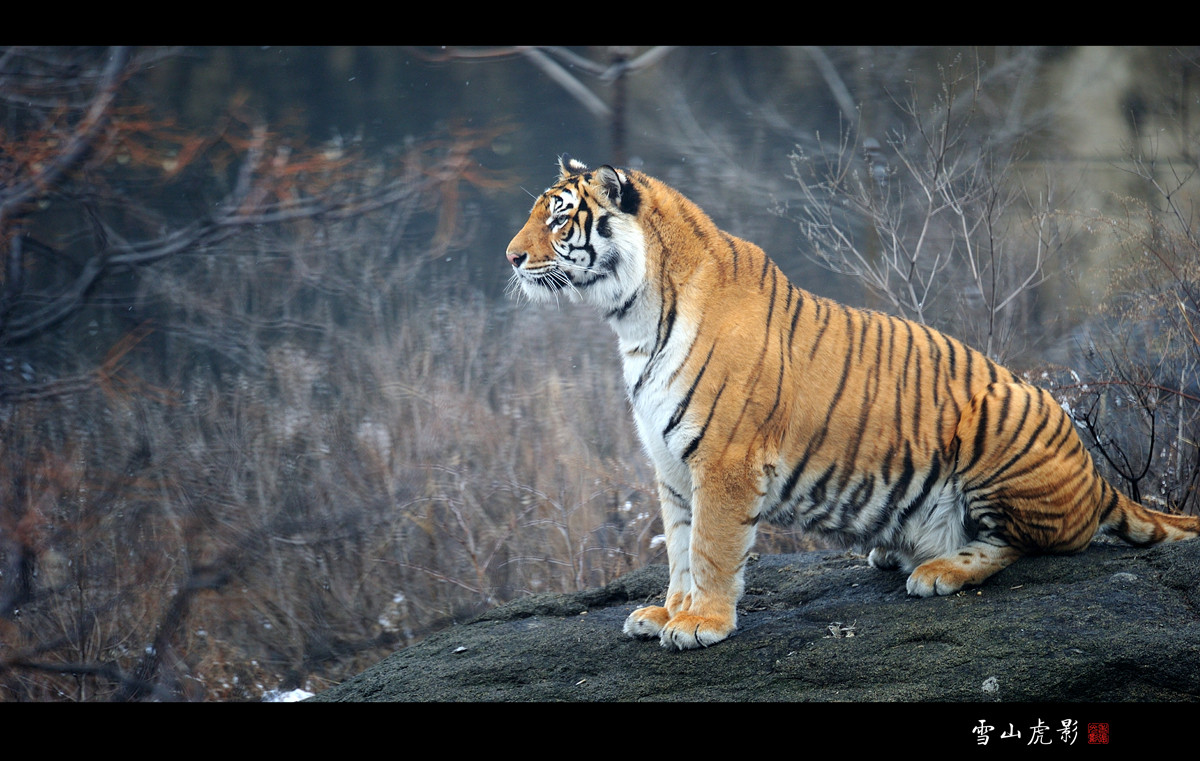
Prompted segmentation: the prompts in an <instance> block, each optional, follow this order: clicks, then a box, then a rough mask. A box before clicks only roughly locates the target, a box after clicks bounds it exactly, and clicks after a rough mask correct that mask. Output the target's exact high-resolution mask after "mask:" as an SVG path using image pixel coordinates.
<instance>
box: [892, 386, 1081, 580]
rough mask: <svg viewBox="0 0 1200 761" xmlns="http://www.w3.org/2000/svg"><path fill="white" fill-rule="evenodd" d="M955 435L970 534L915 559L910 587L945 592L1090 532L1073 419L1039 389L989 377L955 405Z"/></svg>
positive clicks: (1077, 543) (1066, 548)
mask: <svg viewBox="0 0 1200 761" xmlns="http://www.w3.org/2000/svg"><path fill="white" fill-rule="evenodd" d="M955 443H956V448H957V452H956V454H957V461H956V468H957V473H956V477H957V488H958V489H959V490H960V498H961V500H962V501H963V504H964V505H965V510H966V514H965V516H964V517H965V518H967V522H968V523H969V524H970V525H971V526H972V527H973V529H974V538H973V540H972V541H970V542H968V543H967V544H965V545H964V546H962V547H958V548H954V549H951V550H949V551H946V552H943V553H942V554H940V555H938V556H937V557H934V558H932V559H930V560H927V561H925V562H923V563H921V564H920V565H919V566H917V568H916V569H915V570H914V571H913V572H912V574H911V575H910V576H909V579H908V584H907V589H908V593H909V594H911V595H917V596H920V597H928V596H931V595H935V594H937V595H948V594H953V593H954V592H957V591H958V590H960V589H962V588H963V587H965V586H968V585H974V584H980V583H982V582H983V581H985V580H986V579H987V578H988V577H990V576H992V575H993V574H995V573H997V572H999V571H1001V570H1003V569H1004V568H1006V567H1008V566H1009V565H1011V564H1012V563H1013V562H1014V561H1016V560H1017V559H1018V558H1020V557H1021V556H1022V555H1026V554H1029V553H1034V552H1075V551H1078V550H1080V549H1082V548H1084V547H1086V546H1087V544H1088V542H1090V541H1091V538H1092V535H1093V534H1094V533H1095V531H1096V527H1097V523H1098V506H1099V498H1100V493H1099V487H1098V484H1097V481H1098V479H1097V477H1096V476H1095V475H1094V468H1093V467H1092V462H1091V459H1090V457H1089V456H1088V454H1087V451H1086V450H1085V449H1084V447H1083V442H1082V441H1080V439H1079V436H1078V434H1077V433H1076V432H1075V427H1074V424H1073V423H1072V422H1071V419H1070V418H1069V417H1068V416H1067V415H1066V413H1064V412H1063V410H1062V408H1061V407H1060V406H1059V405H1058V403H1057V402H1055V401H1054V398H1053V397H1052V396H1050V394H1049V393H1048V392H1046V391H1044V390H1042V389H1039V388H1036V387H1034V386H1028V385H1025V384H1021V383H998V384H993V385H991V386H989V387H988V388H987V389H985V390H984V391H983V392H981V393H979V394H977V395H976V396H975V398H973V399H972V400H971V402H970V403H969V404H968V405H967V407H966V408H965V409H964V410H963V413H962V415H961V417H960V419H959V423H958V428H957V430H956V433H955ZM1100 483H1102V482H1100Z"/></svg>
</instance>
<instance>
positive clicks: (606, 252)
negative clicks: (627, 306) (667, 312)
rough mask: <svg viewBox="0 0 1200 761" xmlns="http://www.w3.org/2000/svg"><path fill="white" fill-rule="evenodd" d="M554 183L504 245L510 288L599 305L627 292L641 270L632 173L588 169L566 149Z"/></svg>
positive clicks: (639, 277)
mask: <svg viewBox="0 0 1200 761" xmlns="http://www.w3.org/2000/svg"><path fill="white" fill-rule="evenodd" d="M559 168H560V170H561V173H560V176H559V179H558V182H556V183H555V184H554V185H553V186H552V187H551V188H549V189H548V190H546V191H545V192H544V193H542V194H541V195H540V196H539V197H538V199H537V201H536V202H534V204H533V209H532V210H531V211H530V213H529V219H528V221H526V222H525V226H524V227H522V228H521V231H520V232H518V233H517V235H516V237H515V238H513V239H512V241H511V242H510V243H509V244H508V250H507V257H508V261H509V264H511V265H512V267H513V275H512V281H511V285H510V288H511V290H512V291H514V292H516V291H520V292H523V293H524V294H525V295H527V296H528V297H530V298H531V299H533V300H537V301H549V300H553V299H555V298H556V297H557V295H558V294H559V293H560V292H565V293H567V294H568V295H569V296H570V297H571V298H573V299H578V300H583V301H586V302H589V303H593V304H596V305H597V306H602V307H603V306H606V305H608V304H611V303H613V302H614V301H620V300H624V299H625V298H628V294H629V293H631V292H632V291H633V290H635V289H636V288H637V287H638V285H640V283H641V281H642V278H643V276H644V274H645V270H646V263H645V243H644V239H643V236H642V231H641V230H642V228H641V225H639V223H638V211H639V207H640V205H641V202H640V193H639V191H638V189H637V187H636V186H635V185H634V184H633V182H632V181H631V174H632V173H630V172H628V171H626V170H622V169H614V168H613V167H611V166H602V167H600V168H599V169H597V170H595V171H592V170H589V169H588V168H587V166H585V165H584V164H582V163H580V162H579V161H576V160H575V159H572V158H570V157H569V156H566V155H564V156H563V157H562V158H561V159H560V160H559Z"/></svg>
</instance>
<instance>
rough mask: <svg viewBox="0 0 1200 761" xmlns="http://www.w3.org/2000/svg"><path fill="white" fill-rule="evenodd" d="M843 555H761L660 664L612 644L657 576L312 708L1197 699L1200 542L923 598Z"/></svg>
mask: <svg viewBox="0 0 1200 761" xmlns="http://www.w3.org/2000/svg"><path fill="white" fill-rule="evenodd" d="M904 582H905V576H904V575H902V574H900V573H887V572H881V571H877V570H875V569H872V568H870V567H869V566H868V565H867V563H866V560H865V558H863V557H861V556H856V555H851V554H848V553H845V552H838V551H820V552H810V553H804V554H798V555H772V556H763V557H761V558H758V559H757V560H755V561H752V562H751V564H750V565H749V566H748V568H747V573H746V594H745V595H744V597H743V598H742V601H741V603H740V604H739V607H738V630H737V631H736V632H735V634H734V635H733V636H732V637H731V638H729V639H728V640H726V641H724V642H721V643H719V644H717V645H715V646H713V647H711V648H708V649H703V650H692V651H686V652H670V651H667V650H664V649H663V648H662V647H660V646H659V645H658V643H657V641H638V640H633V639H630V638H628V637H627V636H625V635H624V634H623V633H622V632H621V626H622V623H623V622H624V620H625V617H626V616H627V615H628V614H629V612H630V611H631V610H633V609H634V608H635V607H637V606H638V605H640V604H644V603H649V602H658V603H661V600H662V596H663V593H664V592H665V590H666V585H667V572H666V568H665V567H663V566H652V567H649V568H645V569H642V570H639V571H636V572H634V573H630V574H628V575H626V576H623V577H621V578H620V579H617V580H616V581H614V582H612V583H611V584H609V585H607V586H606V587H604V588H602V589H595V590H589V591H586V592H580V593H575V594H565V595H538V596H533V597H527V598H523V599H520V600H516V601H514V602H511V603H509V604H506V605H503V606H501V607H498V608H496V609H494V610H491V611H489V612H488V613H486V614H485V615H483V616H481V617H480V618H478V619H476V620H474V621H472V622H471V623H469V624H465V625H461V626H456V627H453V628H451V629H447V630H444V631H441V632H439V633H437V634H434V635H432V636H430V637H429V638H428V639H426V640H424V641H422V642H420V643H418V644H416V645H414V646H412V647H409V648H406V649H404V650H401V651H399V652H397V653H394V654H393V655H391V656H390V657H388V658H386V659H385V660H383V661H382V662H380V663H379V664H377V665H376V666H374V667H373V668H371V669H369V670H367V671H366V672H364V673H362V674H360V675H358V676H357V677H354V678H353V679H350V680H348V681H346V682H344V683H342V684H340V685H338V686H337V687H334V688H332V689H329V690H327V691H325V692H323V693H320V694H319V695H317V696H315V697H314V698H312V700H314V701H939V702H972V703H978V702H1004V703H1011V702H1013V701H1035V702H1059V701H1072V702H1079V701H1089V702H1090V701H1139V702H1141V701H1200V541H1191V542H1182V543H1178V544H1172V545H1164V546H1159V547H1154V548H1151V549H1136V548H1132V547H1128V546H1126V545H1122V544H1099V543H1098V544H1094V545H1093V546H1092V547H1091V548H1089V549H1088V551H1087V552H1085V553H1083V554H1080V555H1075V556H1071V557H1039V558H1026V559H1024V560H1021V561H1019V562H1018V563H1016V564H1015V565H1013V566H1011V567H1010V568H1008V569H1006V570H1005V571H1003V572H1001V573H1000V574H998V575H996V576H994V577H993V578H992V579H990V580H989V581H988V582H987V583H986V584H984V585H983V586H982V587H978V588H974V589H970V590H967V591H965V592H960V593H959V594H957V595H952V596H949V597H939V598H929V599H915V598H910V597H908V596H907V595H906V594H905V591H904Z"/></svg>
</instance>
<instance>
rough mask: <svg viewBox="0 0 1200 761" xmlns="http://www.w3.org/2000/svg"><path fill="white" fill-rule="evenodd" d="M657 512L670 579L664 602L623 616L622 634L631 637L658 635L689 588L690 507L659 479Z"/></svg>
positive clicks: (682, 600) (681, 605)
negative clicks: (660, 516) (665, 543)
mask: <svg viewBox="0 0 1200 761" xmlns="http://www.w3.org/2000/svg"><path fill="white" fill-rule="evenodd" d="M658 502H659V512H660V514H661V515H662V523H663V532H664V533H665V534H666V537H667V563H668V564H669V566H670V574H671V581H670V584H669V585H668V587H667V599H666V605H665V607H664V606H660V605H647V606H645V607H641V608H638V609H637V610H635V611H633V612H632V613H630V614H629V617H628V618H626V619H625V629H624V630H625V633H626V634H628V635H629V636H631V637H641V638H651V637H658V636H659V635H660V634H661V633H662V630H663V627H664V626H666V625H667V621H669V620H670V618H671V616H673V615H675V614H676V613H678V612H679V611H680V610H682V609H683V607H684V601H685V599H686V597H687V594H688V591H689V590H690V589H691V587H692V571H691V564H692V561H691V552H690V546H691V531H692V510H691V506H690V505H689V504H688V501H687V498H686V497H684V496H683V495H681V494H680V493H679V492H677V491H675V490H674V489H672V488H671V487H670V486H667V485H665V484H663V483H662V482H661V481H660V482H659V487H658Z"/></svg>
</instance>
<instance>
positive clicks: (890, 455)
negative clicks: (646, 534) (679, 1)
mask: <svg viewBox="0 0 1200 761" xmlns="http://www.w3.org/2000/svg"><path fill="white" fill-rule="evenodd" d="M507 258H508V260H509V263H510V264H511V265H512V267H513V275H512V286H513V289H514V291H515V292H518V293H521V294H524V295H525V296H527V297H528V298H530V299H534V300H543V301H544V300H553V299H555V298H558V297H559V296H560V295H565V296H567V297H568V298H572V299H577V300H581V301H584V302H587V303H590V304H592V305H593V306H595V307H596V308H597V309H598V310H599V311H600V313H601V314H602V316H603V317H604V319H605V320H606V321H608V323H609V324H610V325H611V326H612V328H613V330H614V331H615V332H616V334H617V338H618V346H619V350H620V353H621V358H622V366H623V372H624V379H625V385H626V389H627V391H628V394H629V399H630V403H631V406H632V409H633V416H634V421H635V424H636V427H637V431H638V435H639V438H640V439H641V442H642V444H643V447H644V448H645V450H646V452H647V454H648V455H649V457H650V459H651V461H652V462H653V464H654V467H655V472H656V478H657V482H658V491H659V501H660V509H661V513H662V522H663V528H664V532H665V535H666V547H667V556H668V563H669V566H670V582H669V586H668V589H667V594H666V600H665V602H664V604H663V605H662V606H647V607H643V608H639V609H637V610H635V611H634V612H633V613H631V614H630V616H629V618H628V619H627V620H626V623H625V631H626V633H628V634H630V635H631V636H635V637H647V638H658V639H659V640H660V642H661V643H662V645H663V646H664V647H672V648H679V649H684V648H692V647H698V646H707V645H711V644H714V643H716V642H719V641H720V640H722V639H724V638H726V637H727V636H729V634H730V633H732V632H733V630H734V629H735V628H736V626H737V612H736V603H737V600H738V598H739V597H740V596H741V594H742V591H743V571H744V568H745V564H746V561H747V558H748V557H749V554H750V549H751V547H752V545H753V543H754V537H755V530H756V526H757V524H758V523H759V522H761V521H769V522H775V523H781V524H789V525H795V526H797V527H799V528H801V529H803V530H804V531H806V532H808V533H810V534H813V535H817V536H821V537H823V538H825V539H827V540H830V541H833V542H837V543H840V544H842V545H844V546H848V547H854V548H860V549H862V550H864V551H867V550H869V552H870V554H869V561H870V563H871V564H872V565H874V566H876V567H879V568H885V569H886V568H898V569H902V570H904V571H905V572H907V573H909V576H908V581H907V591H908V593H909V594H912V595H916V596H922V597H926V596H931V595H935V594H940V595H945V594H951V593H953V592H956V591H957V590H959V589H961V588H962V587H964V586H966V585H972V584H979V583H981V582H983V581H984V580H985V579H987V578H988V577H989V576H991V575H992V574H994V573H996V572H997V571H999V570H1001V569H1003V568H1004V567H1006V566H1007V565H1009V564H1010V563H1012V562H1013V561H1015V560H1016V559H1017V558H1019V557H1020V556H1022V555H1026V554H1033V553H1043V552H1076V551H1079V550H1081V549H1083V548H1084V547H1086V546H1087V545H1088V543H1089V542H1090V541H1091V539H1092V537H1093V535H1094V534H1095V533H1096V532H1097V531H1113V532H1115V533H1116V534H1117V535H1119V536H1121V537H1122V538H1124V539H1126V540H1127V541H1131V542H1133V543H1135V544H1154V543H1157V542H1160V541H1166V540H1177V539H1186V538H1191V537H1194V536H1196V535H1198V534H1200V518H1197V517H1192V516H1177V515H1168V514H1165V513H1159V512H1155V511H1151V510H1148V509H1146V508H1143V507H1142V506H1141V505H1138V504H1137V503H1135V502H1133V501H1131V500H1129V499H1128V498H1126V497H1125V496H1124V495H1122V494H1121V493H1120V492H1118V491H1117V490H1116V489H1114V488H1113V487H1112V486H1111V485H1109V484H1108V483H1107V482H1106V481H1105V480H1104V479H1103V478H1102V477H1101V476H1100V475H1099V473H1098V472H1097V471H1096V468H1095V464H1094V463H1093V461H1092V459H1091V457H1090V455H1089V454H1088V452H1087V450H1086V448H1085V447H1084V446H1083V442H1082V440H1081V439H1080V438H1079V436H1078V434H1077V433H1076V432H1075V429H1074V425H1073V423H1072V421H1071V419H1070V418H1069V416H1068V415H1067V414H1066V413H1065V412H1063V410H1062V408H1061V407H1060V406H1059V405H1058V404H1057V403H1056V402H1055V401H1054V399H1053V398H1052V397H1051V396H1050V394H1049V393H1047V392H1046V391H1044V390H1042V389H1039V388H1037V387H1035V386H1032V385H1029V384H1026V383H1024V382H1022V381H1021V380H1020V379H1018V378H1017V377H1016V376H1015V375H1014V374H1013V373H1012V372H1010V371H1009V370H1007V369H1005V368H1004V367H1002V366H1000V365H998V364H996V363H994V362H992V361H991V360H989V359H988V358H987V357H986V356H984V355H983V354H982V353H980V352H978V351H976V350H974V349H971V348H970V347H968V346H966V345H965V344H963V343H961V342H959V341H957V340H955V339H953V338H951V337H949V336H946V335H944V334H943V333H940V332H938V331H935V330H933V329H931V328H929V327H926V326H924V325H921V324H919V323H915V322H911V321H908V320H903V319H900V318H896V317H891V316H888V315H885V314H881V313H878V312H873V311H869V310H861V309H854V308H850V307H847V306H844V305H841V304H839V303H837V302H834V301H831V300H828V299H824V298H821V297H819V296H816V295H814V294H811V293H808V292H806V291H804V290H801V289H799V288H797V287H795V286H794V285H792V284H791V283H790V282H789V281H788V279H787V278H786V277H785V276H784V274H783V273H782V271H781V270H780V269H779V268H778V267H777V266H776V265H775V264H774V263H773V262H772V261H771V260H770V259H769V258H768V257H767V255H766V254H765V253H764V252H763V251H762V249H760V248H759V247H758V246H755V245H754V244H752V243H749V242H747V241H744V240H741V239H739V238H736V237H734V236H732V235H730V234H728V233H726V232H723V231H722V230H720V229H718V228H717V226H716V225H715V224H714V223H713V222H712V220H711V219H710V218H709V217H708V216H707V215H706V214H705V213H704V212H703V211H701V210H700V208H699V207H698V206H696V205H695V204H694V203H692V202H691V201H689V200H688V199H687V198H685V197H684V196H683V195H681V194H680V193H678V192H677V191H675V190H674V189H672V188H670V187H669V186H667V185H665V184H664V183H662V182H660V181H658V180H656V179H653V178H651V177H648V176H646V175H645V174H642V173H641V172H637V171H633V170H629V169H616V168H613V167H609V166H603V167H600V168H599V169H597V170H594V171H592V170H589V169H588V168H587V167H586V166H585V165H583V164H581V163H579V162H577V161H574V160H572V159H570V158H568V157H565V156H564V157H563V159H562V160H561V162H560V177H559V180H558V182H557V183H556V184H555V185H554V186H552V187H551V188H549V189H548V190H546V191H545V192H544V193H543V194H542V195H541V196H540V197H539V198H538V199H537V201H536V202H535V203H534V206H533V209H532V211H531V213H530V216H529V219H528V221H527V222H526V223H525V225H524V227H523V228H522V229H521V230H520V232H518V233H517V235H516V236H515V237H514V238H513V240H512V242H511V243H510V244H509V246H508V250H507Z"/></svg>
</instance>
